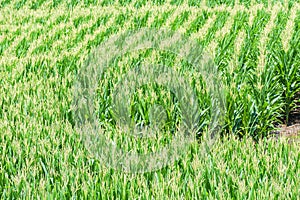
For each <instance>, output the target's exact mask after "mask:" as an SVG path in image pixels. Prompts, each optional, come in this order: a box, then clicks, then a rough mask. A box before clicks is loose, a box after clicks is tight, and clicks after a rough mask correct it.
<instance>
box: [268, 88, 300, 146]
mask: <svg viewBox="0 0 300 200" xmlns="http://www.w3.org/2000/svg"><path fill="white" fill-rule="evenodd" d="M297 99H300V93H298V94H297ZM278 128H279V130H278V131H275V132H274V133H272V135H274V136H275V138H277V139H279V137H284V138H287V139H288V141H289V142H294V141H295V142H300V102H299V101H298V103H297V106H296V109H294V110H293V111H292V112H291V113H290V115H289V122H288V123H287V124H284V123H282V124H280V125H278Z"/></svg>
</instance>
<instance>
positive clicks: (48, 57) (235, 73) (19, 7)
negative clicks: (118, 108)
mask: <svg viewBox="0 0 300 200" xmlns="http://www.w3.org/2000/svg"><path fill="white" fill-rule="evenodd" d="M143 28H151V29H158V30H159V29H165V30H171V31H174V32H177V33H180V34H182V35H183V36H184V37H186V38H188V39H189V40H191V41H195V42H196V44H197V45H199V46H200V47H201V52H203V53H207V54H209V55H210V56H211V57H212V59H213V62H214V64H215V65H216V67H217V70H218V73H219V74H220V77H221V79H220V80H221V81H222V85H223V86H224V93H223V95H224V99H225V100H226V104H225V108H226V112H225V115H224V124H223V126H222V128H221V136H222V137H221V138H219V139H218V140H217V141H216V142H215V143H214V144H213V145H212V146H211V147H210V150H209V153H206V154H203V152H202V150H201V148H200V146H201V141H202V140H201V137H202V136H203V134H202V133H203V132H205V131H206V130H207V127H208V124H209V121H210V119H211V117H212V114H213V112H212V111H210V108H211V103H212V102H211V100H210V98H209V93H208V92H207V91H206V87H205V85H206V83H205V80H204V79H203V77H201V73H198V72H196V71H193V70H192V68H191V67H190V66H189V64H187V63H186V62H185V61H184V60H182V59H180V58H178V57H177V56H176V55H174V54H172V53H170V52H159V51H156V50H143V51H140V52H131V54H126V55H124V56H123V58H116V61H115V62H114V63H113V64H112V65H111V67H109V68H108V69H107V70H106V71H105V73H104V74H103V78H102V79H101V80H99V84H98V87H97V95H96V96H97V100H96V102H97V110H96V113H97V118H98V120H99V122H101V124H102V125H103V127H105V128H106V129H107V130H108V132H109V134H108V136H107V137H110V138H115V139H116V138H117V139H116V141H117V145H118V146H120V147H124V148H125V149H126V151H131V150H136V151H141V152H147V151H151V150H149V149H152V148H154V147H159V146H162V145H164V144H165V143H168V141H167V140H168V139H165V138H158V139H157V141H156V142H157V143H156V144H155V145H154V146H153V143H152V142H149V141H146V142H145V143H142V142H141V143H138V144H136V146H134V145H133V146H131V145H130V144H129V143H130V142H129V141H128V138H127V137H128V136H126V134H122V135H121V136H118V135H117V134H116V133H117V131H116V123H115V121H114V116H113V113H112V106H111V104H112V102H113V99H112V94H113V92H112V91H113V89H114V88H115V87H116V85H117V83H118V82H119V81H120V77H122V76H124V75H126V73H127V72H128V71H129V70H130V69H132V68H133V67H134V66H137V65H139V62H140V60H141V59H142V60H146V61H148V62H151V63H155V64H157V63H163V64H164V65H166V66H170V68H173V69H175V70H177V71H179V72H180V73H182V74H183V76H184V77H185V78H186V80H187V82H188V83H189V84H190V85H191V86H192V89H193V91H194V93H195V95H196V97H197V102H198V104H199V109H200V111H201V117H200V119H199V121H198V122H197V123H198V125H199V127H200V128H199V133H197V135H196V136H197V138H198V139H197V141H196V142H194V143H193V144H191V146H190V147H189V149H188V152H187V153H186V154H184V155H183V156H182V157H181V158H180V159H178V160H176V161H175V162H174V163H173V164H171V165H169V166H166V167H164V168H162V169H160V170H156V171H152V172H147V173H143V174H130V173H124V172H122V171H119V170H114V169H112V168H110V167H108V166H105V165H102V163H101V161H100V160H99V159H97V158H96V157H95V156H94V155H93V154H91V153H90V152H89V151H88V150H87V149H86V148H85V145H84V144H83V142H82V140H81V136H80V134H79V133H78V132H77V131H76V129H75V124H76V122H75V119H74V112H73V111H74V108H73V106H72V102H73V98H74V94H73V90H72V88H73V86H74V83H75V82H76V78H77V77H78V76H80V68H81V67H82V66H83V65H84V64H85V61H86V59H87V58H88V55H89V54H90V53H91V52H92V51H93V49H95V48H96V47H97V46H99V45H101V44H103V43H104V42H105V41H107V40H108V39H109V38H111V37H112V36H114V35H116V34H122V33H126V31H130V30H137V29H143ZM299 96H300V2H297V1H296V0H295V1H294V0H290V1H284V0H282V1H276V0H272V1H271V0H269V1H267V0H257V1H254V0H252V1H250V0H223V1H213V0H202V1H198V0H152V1H146V0H118V1H113V0H103V1H97V0H83V1H79V0H67V1H63V0H51V1H45V0H36V1H26V0H1V1H0V133H1V134H0V197H1V199H15V198H21V199H32V198H34V199H35V198H42V199H45V198H49V199H57V198H61V199H70V198H72V199H77V198H78V199H95V198H97V199H100V198H101V199H154V198H155V199H165V198H170V199H190V198H195V199H198V198H199V199H206V198H210V199H298V198H299V188H300V181H299V179H300V154H299V152H300V151H299V150H300V145H299V140H297V138H298V137H299V132H300V128H299V126H298V124H299V123H300V122H299V120H298V121H297V120H295V118H297V116H299V107H300V106H299V105H300V98H299ZM130 102H131V105H130V106H131V107H130V109H131V112H132V113H133V114H132V116H135V118H136V119H135V120H136V121H139V122H145V123H149V121H151V113H150V112H149V111H148V110H147V108H148V107H149V106H150V105H152V104H155V103H159V104H161V105H163V106H164V107H167V108H169V109H168V112H166V119H165V120H166V122H167V123H166V124H167V125H166V126H165V127H164V130H165V131H166V132H167V133H170V132H172V131H174V129H176V126H177V123H178V122H179V121H180V120H181V119H180V116H179V114H178V113H180V112H179V111H178V110H180V109H179V108H178V106H177V104H176V101H175V100H174V97H173V96H172V94H171V93H169V92H168V91H167V90H166V88H162V87H156V86H153V85H152V86H147V87H141V88H140V89H139V90H137V92H135V93H134V95H133V98H132V99H131V100H130ZM295 113H296V114H295ZM295 115H296V117H295ZM282 125H285V126H286V127H289V126H293V127H296V128H295V130H294V131H293V133H292V134H294V135H295V137H296V139H295V141H294V142H288V141H286V139H285V138H284V137H279V138H278V139H274V138H273V137H271V136H270V135H271V134H272V133H274V132H276V131H278V129H279V128H280V127H281V126H282ZM297 127H298V128H297ZM166 137H168V136H166ZM124 144H126V145H124ZM122 145H124V146H122ZM147 145H148V146H147ZM151 145H152V146H151ZM146 146H147V147H146ZM149 146H150V147H149ZM144 148H145V149H144ZM147 148H148V150H147ZM139 149H142V150H139Z"/></svg>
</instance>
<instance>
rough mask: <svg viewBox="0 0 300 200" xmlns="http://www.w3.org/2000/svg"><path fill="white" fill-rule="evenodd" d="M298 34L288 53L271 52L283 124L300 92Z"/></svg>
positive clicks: (299, 37)
mask: <svg viewBox="0 0 300 200" xmlns="http://www.w3.org/2000/svg"><path fill="white" fill-rule="evenodd" d="M299 40H300V32H298V33H297V34H296V35H295V37H294V38H293V39H292V41H291V42H290V45H291V47H290V49H289V51H288V52H285V51H283V50H281V51H273V52H272V56H273V58H274V60H275V63H274V64H275V70H276V73H277V76H278V81H279V83H280V87H281V92H282V97H283V100H284V106H283V114H284V122H285V124H289V122H290V119H289V115H290V113H291V111H293V110H294V109H295V108H296V101H297V98H296V95H297V93H299V91H300V80H299V74H300V54H299V53H300V51H299V47H300V45H299Z"/></svg>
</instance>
